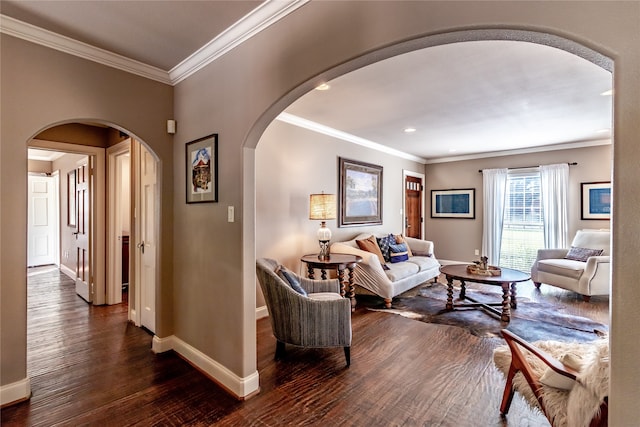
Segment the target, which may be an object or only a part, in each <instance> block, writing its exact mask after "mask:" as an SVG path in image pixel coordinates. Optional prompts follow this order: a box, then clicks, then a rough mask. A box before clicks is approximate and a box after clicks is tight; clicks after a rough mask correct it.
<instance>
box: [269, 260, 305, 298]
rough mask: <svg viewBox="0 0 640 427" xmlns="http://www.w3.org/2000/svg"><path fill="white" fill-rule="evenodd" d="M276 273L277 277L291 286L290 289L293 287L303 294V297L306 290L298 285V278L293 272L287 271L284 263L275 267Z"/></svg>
mask: <svg viewBox="0 0 640 427" xmlns="http://www.w3.org/2000/svg"><path fill="white" fill-rule="evenodd" d="M276 274H277V275H278V277H280V278H281V279H282V280H284V282H285V283H287V284H288V285H289V286H291V289H293V290H294V291H296V292H297V293H299V294H300V295H303V296H305V297H306V296H307V291H305V290H304V288H303V287H302V286H301V285H300V282H299V281H298V278H297V277H296V276H295V274H293V273H292V272H291V271H289V270H288V269H287V267H285V266H284V265H279V266H278V268H276Z"/></svg>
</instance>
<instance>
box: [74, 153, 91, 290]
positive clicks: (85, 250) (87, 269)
mask: <svg viewBox="0 0 640 427" xmlns="http://www.w3.org/2000/svg"><path fill="white" fill-rule="evenodd" d="M90 181H91V168H90V167H89V158H88V157H87V158H85V159H84V160H83V161H82V162H81V163H80V164H78V167H77V168H76V230H75V232H74V233H73V234H74V235H75V237H76V260H77V261H76V293H77V294H78V295H80V296H81V297H82V298H84V299H85V300H86V301H87V302H91V301H92V297H93V296H92V293H91V289H90V286H91V252H90V250H89V248H90V242H89V240H90V232H89V231H90V230H91V203H90V202H91V185H90Z"/></svg>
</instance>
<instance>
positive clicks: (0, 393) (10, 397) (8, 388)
mask: <svg viewBox="0 0 640 427" xmlns="http://www.w3.org/2000/svg"><path fill="white" fill-rule="evenodd" d="M30 397H31V380H29V378H24V379H22V380H20V381H16V382H14V383H11V384H7V385H3V386H0V405H2V406H4V405H7V404H9V403H14V402H19V401H22V400H27V399H29V398H30Z"/></svg>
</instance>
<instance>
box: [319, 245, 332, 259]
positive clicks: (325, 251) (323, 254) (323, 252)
mask: <svg viewBox="0 0 640 427" xmlns="http://www.w3.org/2000/svg"><path fill="white" fill-rule="evenodd" d="M318 243H319V244H320V253H319V254H318V259H319V260H323V261H325V260H328V259H329V258H331V254H330V253H329V240H318Z"/></svg>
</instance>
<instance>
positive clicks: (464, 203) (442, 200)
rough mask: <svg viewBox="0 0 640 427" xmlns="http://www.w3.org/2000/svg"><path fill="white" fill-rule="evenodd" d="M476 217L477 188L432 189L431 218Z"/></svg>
mask: <svg viewBox="0 0 640 427" xmlns="http://www.w3.org/2000/svg"><path fill="white" fill-rule="evenodd" d="M475 217H476V189H475V188H463V189H459V190H431V218H462V219H475Z"/></svg>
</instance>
